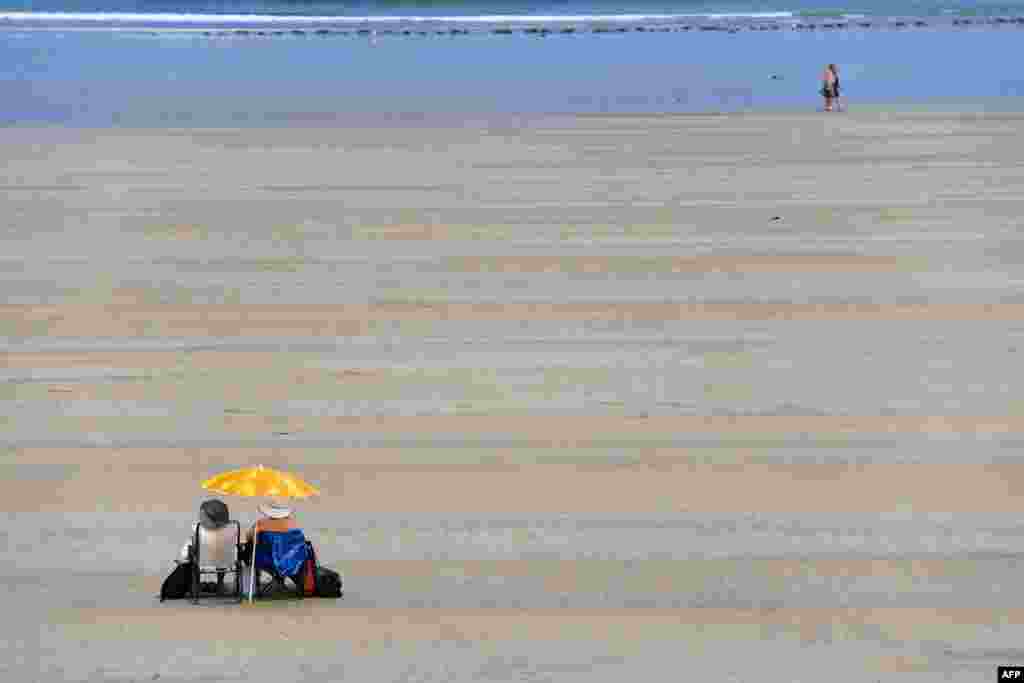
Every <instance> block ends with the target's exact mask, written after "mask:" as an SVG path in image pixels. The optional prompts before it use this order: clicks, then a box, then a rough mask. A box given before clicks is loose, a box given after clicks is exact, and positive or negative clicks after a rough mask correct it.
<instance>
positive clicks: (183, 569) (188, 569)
mask: <svg viewBox="0 0 1024 683" xmlns="http://www.w3.org/2000/svg"><path fill="white" fill-rule="evenodd" d="M191 589H192V563H191V562H182V563H181V564H179V565H178V566H177V567H175V568H174V571H172V572H171V574H170V576H168V577H167V578H166V579H164V585H163V586H161V587H160V602H163V601H164V600H181V599H182V598H184V597H185V596H186V595H188V593H189V591H190V590H191Z"/></svg>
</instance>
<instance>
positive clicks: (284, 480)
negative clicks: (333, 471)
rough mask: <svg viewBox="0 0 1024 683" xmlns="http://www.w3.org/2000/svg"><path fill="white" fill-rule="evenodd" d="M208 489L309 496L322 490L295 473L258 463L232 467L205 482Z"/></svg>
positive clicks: (256, 495) (231, 493) (264, 495)
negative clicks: (234, 468) (243, 466)
mask: <svg viewBox="0 0 1024 683" xmlns="http://www.w3.org/2000/svg"><path fill="white" fill-rule="evenodd" d="M203 488H204V489H206V490H207V491H215V492H216V493H224V494H226V495H229V496H245V497H247V498H309V497H310V496H318V495H320V491H319V490H317V488H316V487H315V486H313V485H311V484H307V483H306V482H304V481H302V480H301V479H299V478H298V477H296V476H295V475H294V474H288V473H287V472H280V471H278V470H275V469H272V468H270V467H264V466H263V465H256V466H255V467H245V468H242V469H240V470H231V471H230V472H224V473H222V474H218V475H217V476H216V477H211V478H210V479H207V480H206V481H204V482H203Z"/></svg>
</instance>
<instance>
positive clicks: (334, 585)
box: [316, 567, 342, 598]
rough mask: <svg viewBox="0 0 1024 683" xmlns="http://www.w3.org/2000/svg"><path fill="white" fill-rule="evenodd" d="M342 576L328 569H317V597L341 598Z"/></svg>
mask: <svg viewBox="0 0 1024 683" xmlns="http://www.w3.org/2000/svg"><path fill="white" fill-rule="evenodd" d="M341 589H342V585H341V576H340V575H339V574H338V572H336V571H334V570H333V569H328V568H327V567H317V568H316V595H317V597H318V598H340V597H341Z"/></svg>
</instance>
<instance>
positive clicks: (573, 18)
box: [0, 12, 794, 26]
mask: <svg viewBox="0 0 1024 683" xmlns="http://www.w3.org/2000/svg"><path fill="white" fill-rule="evenodd" d="M793 16H794V15H793V13H792V12H748V13H739V12H736V13H705V14H566V15H553V14H551V15H531V14H486V15H476V16H465V15H458V16H423V15H403V16H388V15H381V16H303V15H269V14H193V13H185V14H177V13H144V12H0V22H4V23H10V24H16V25H39V24H42V25H68V24H71V25H82V24H86V25H97V24H98V25H107V26H117V25H121V24H142V25H146V26H163V25H174V26H181V25H190V26H192V25H195V26H224V25H237V26H257V25H259V26H264V25H277V24H280V25H289V26H293V25H313V26H318V25H360V24H424V23H428V24H545V23H558V24H566V23H613V22H615V23H639V22H644V21H653V22H671V21H685V20H687V19H696V18H706V19H717V20H729V19H788V18H792V17H793Z"/></svg>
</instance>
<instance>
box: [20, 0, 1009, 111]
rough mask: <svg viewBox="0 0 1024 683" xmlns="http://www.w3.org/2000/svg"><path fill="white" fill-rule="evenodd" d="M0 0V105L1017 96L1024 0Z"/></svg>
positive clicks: (733, 105) (530, 107)
mask: <svg viewBox="0 0 1024 683" xmlns="http://www.w3.org/2000/svg"><path fill="white" fill-rule="evenodd" d="M844 2H846V3H848V4H840V3H838V2H837V3H831V6H830V5H829V3H827V0H766V1H758V0H743V1H740V0H645V1H644V2H637V3H626V2H622V1H621V0H618V1H612V0H563V1H561V2H559V1H556V0H534V1H521V0H502V1H497V2H482V1H481V0H472V1H470V0H467V1H466V2H458V1H457V0H446V2H444V3H429V2H415V1H412V2H410V1H402V0H393V1H390V2H389V1H386V0H385V1H381V0H376V1H374V2H365V1H364V2H355V3H344V4H342V3H338V2H324V1H320V0H315V1H298V0H296V1H289V0H234V1H232V2H223V1H215V0H0V124H2V125H37V124H53V125H86V126H109V125H115V126H117V125H120V126H151V125H152V126H165V125H182V126H224V125H228V126H239V125H241V126H245V125H262V126H265V125H318V124H327V125H336V124H338V123H339V122H343V121H345V120H346V119H349V118H353V117H357V118H358V117H362V118H364V119H365V118H366V117H370V118H371V120H378V121H386V120H399V121H403V122H409V121H414V120H425V119H427V118H430V117H432V116H435V115H436V116H442V117H451V116H456V117H458V116H468V115H471V114H480V115H495V114H531V113H542V114H543V113H581V112H582V113H590V112H644V113H655V112H694V111H735V110H780V109H781V110H813V109H814V108H816V107H820V102H819V99H820V98H819V97H818V95H817V90H818V78H819V74H820V72H821V68H822V65H823V64H825V63H827V62H835V63H838V64H840V67H841V73H842V82H843V87H844V94H845V95H846V97H847V104H848V106H850V107H878V106H901V107H907V106H942V107H955V108H961V107H966V108H968V109H977V108H982V109H997V110H1019V109H1021V108H1024V107H1022V105H1021V99H1022V96H1024V79H1021V78H1018V77H1016V76H1015V75H1014V73H1013V69H1007V68H1006V66H1005V60H1006V57H1007V55H1012V54H1015V53H1016V52H1017V51H1019V46H1020V44H1021V41H1022V40H1024V0H1000V1H999V2H996V1H995V0H900V1H892V2H890V1H884V2H883V1H882V0H844Z"/></svg>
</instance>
